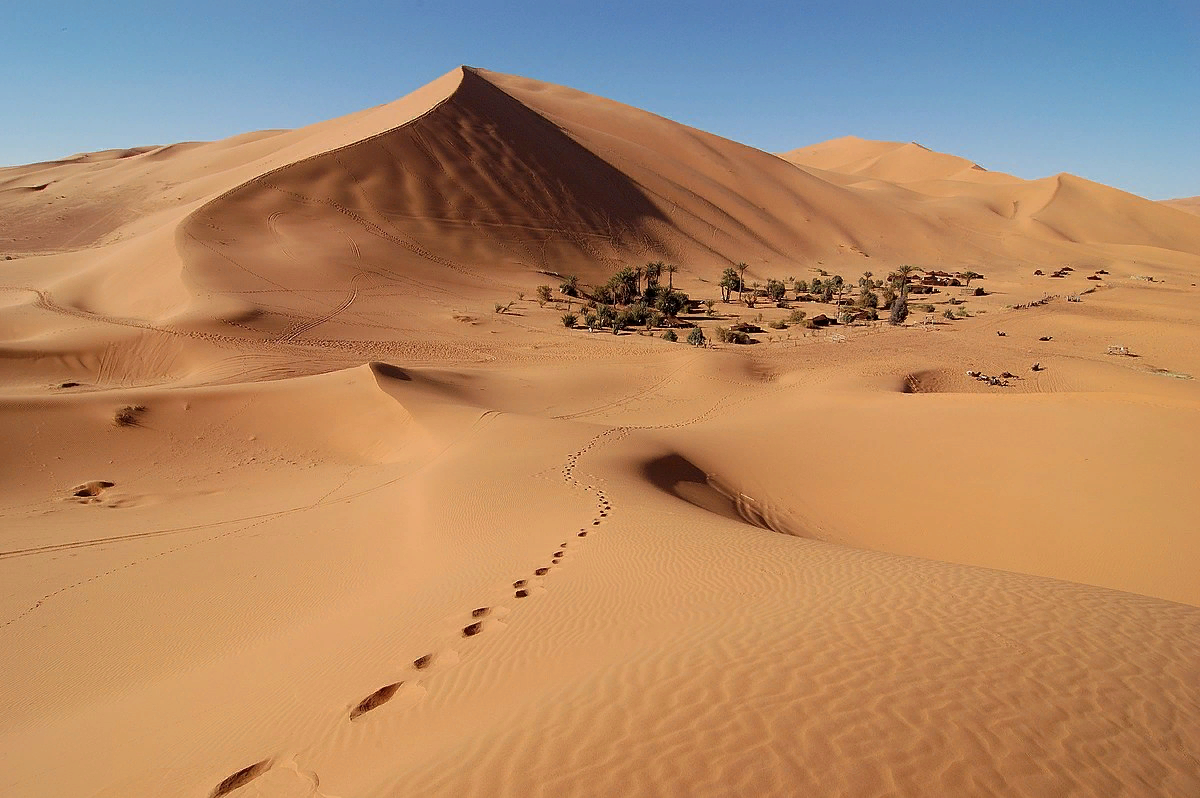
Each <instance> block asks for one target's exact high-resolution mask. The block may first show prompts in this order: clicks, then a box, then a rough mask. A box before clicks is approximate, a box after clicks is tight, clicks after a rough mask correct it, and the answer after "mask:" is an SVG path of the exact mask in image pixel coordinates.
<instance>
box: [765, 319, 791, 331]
mask: <svg viewBox="0 0 1200 798" xmlns="http://www.w3.org/2000/svg"><path fill="white" fill-rule="evenodd" d="M767 326H768V327H770V328H771V329H772V330H786V329H787V322H785V321H784V320H783V319H776V320H775V321H773V322H771V323H770V324H768V325H767Z"/></svg>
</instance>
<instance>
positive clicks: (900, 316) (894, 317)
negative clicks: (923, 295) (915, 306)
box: [888, 296, 908, 324]
mask: <svg viewBox="0 0 1200 798" xmlns="http://www.w3.org/2000/svg"><path fill="white" fill-rule="evenodd" d="M907 318H908V300H907V299H905V298H904V297H903V296H900V297H897V299H896V301H895V302H893V303H892V312H891V315H890V316H889V317H888V321H890V322H891V323H892V324H903V323H904V320H905V319H907Z"/></svg>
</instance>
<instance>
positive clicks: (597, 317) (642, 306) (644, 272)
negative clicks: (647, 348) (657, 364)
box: [564, 261, 691, 334]
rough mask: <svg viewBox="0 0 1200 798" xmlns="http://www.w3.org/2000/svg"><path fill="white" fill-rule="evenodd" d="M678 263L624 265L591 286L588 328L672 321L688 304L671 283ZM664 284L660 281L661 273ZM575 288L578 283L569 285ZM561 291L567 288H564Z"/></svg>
mask: <svg viewBox="0 0 1200 798" xmlns="http://www.w3.org/2000/svg"><path fill="white" fill-rule="evenodd" d="M678 271H679V267H678V266H676V265H674V264H671V263H663V262H662V261H654V262H651V263H647V264H646V265H645V266H625V267H624V268H622V269H620V270H618V271H617V272H616V273H615V274H613V275H612V276H611V277H609V278H608V280H607V281H606V282H605V283H604V284H603V285H599V286H596V287H595V288H594V289H593V290H592V294H591V302H590V303H589V304H588V307H589V308H591V309H593V310H594V313H589V314H588V315H587V316H586V317H585V321H587V323H588V328H589V329H593V330H594V329H596V328H597V327H599V328H602V329H611V330H612V331H613V333H614V334H615V333H619V332H620V331H621V330H623V329H627V328H629V327H636V326H643V325H644V326H645V327H646V328H647V329H650V328H653V327H659V326H663V325H672V326H673V325H675V324H677V323H678V321H679V314H680V313H682V312H683V311H684V310H686V309H687V308H688V306H689V303H690V301H691V300H690V299H689V298H688V295H687V294H685V293H684V292H682V291H678V290H676V289H675V287H674V276H675V274H676V272H678ZM663 274H666V275H667V285H666V286H663V285H662V275H663ZM572 287H573V288H576V289H577V288H578V283H577V282H575V283H573V285H572ZM564 293H566V291H565V290H564Z"/></svg>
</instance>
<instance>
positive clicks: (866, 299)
mask: <svg viewBox="0 0 1200 798" xmlns="http://www.w3.org/2000/svg"><path fill="white" fill-rule="evenodd" d="M858 305H859V307H863V308H877V307H879V295H878V294H876V293H875V292H874V291H872V290H871V289H869V288H867V287H865V286H864V287H863V288H860V289H859V291H858Z"/></svg>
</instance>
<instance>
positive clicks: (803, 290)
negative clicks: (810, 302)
mask: <svg viewBox="0 0 1200 798" xmlns="http://www.w3.org/2000/svg"><path fill="white" fill-rule="evenodd" d="M795 286H796V293H797V294H807V293H808V281H807V280H797V281H796V282H795Z"/></svg>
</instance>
